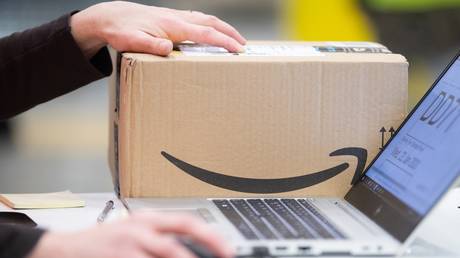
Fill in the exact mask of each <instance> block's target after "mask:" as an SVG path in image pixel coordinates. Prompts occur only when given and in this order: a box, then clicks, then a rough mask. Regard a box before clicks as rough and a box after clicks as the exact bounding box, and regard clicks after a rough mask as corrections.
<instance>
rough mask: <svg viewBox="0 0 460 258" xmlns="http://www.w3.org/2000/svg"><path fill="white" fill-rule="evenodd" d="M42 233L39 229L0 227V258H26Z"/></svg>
mask: <svg viewBox="0 0 460 258" xmlns="http://www.w3.org/2000/svg"><path fill="white" fill-rule="evenodd" d="M43 233H44V231H42V230H39V229H31V228H22V227H12V226H0V258H23V257H26V256H27V255H28V254H29V253H30V252H31V251H32V250H33V249H34V247H35V246H36V244H37V243H38V241H39V240H40V238H41V236H42V234H43Z"/></svg>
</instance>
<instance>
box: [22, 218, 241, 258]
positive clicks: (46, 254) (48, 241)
mask: <svg viewBox="0 0 460 258" xmlns="http://www.w3.org/2000/svg"><path fill="white" fill-rule="evenodd" d="M171 234H175V235H176V236H177V235H181V236H187V237H190V238H191V239H193V240H194V241H196V242H197V243H200V244H203V245H204V246H205V247H207V248H209V250H210V251H211V252H213V253H214V254H216V256H218V257H222V258H230V257H232V256H233V250H232V248H230V247H228V246H227V245H226V244H225V243H226V242H225V241H224V240H223V239H222V237H221V236H219V235H218V234H216V233H215V232H214V231H213V230H212V229H211V228H210V227H209V226H208V225H206V224H205V222H203V221H200V220H199V219H197V218H194V217H191V216H186V215H174V214H169V213H168V214H160V213H139V214H134V215H132V216H130V217H128V218H126V219H124V220H121V221H118V222H113V223H107V224H101V225H98V226H96V227H93V228H91V229H89V230H86V231H82V232H78V233H53V232H48V233H45V235H43V237H42V238H41V239H40V241H39V242H38V245H37V246H36V247H35V248H34V250H32V253H31V254H30V255H29V257H28V258H55V257H56V258H82V257H84V258H149V257H158V258H195V256H194V255H193V254H192V253H191V252H190V251H189V250H187V249H186V248H185V247H184V246H182V245H181V244H180V243H179V242H178V241H177V240H176V238H174V237H173V236H172V235H171Z"/></svg>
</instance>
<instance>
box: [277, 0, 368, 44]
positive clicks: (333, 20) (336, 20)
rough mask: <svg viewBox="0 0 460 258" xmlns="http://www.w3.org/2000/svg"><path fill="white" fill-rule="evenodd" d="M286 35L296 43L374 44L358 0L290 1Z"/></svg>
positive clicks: (285, 14)
mask: <svg viewBox="0 0 460 258" xmlns="http://www.w3.org/2000/svg"><path fill="white" fill-rule="evenodd" d="M282 9H283V28H282V29H283V33H284V35H285V37H287V38H288V39H293V40H309V41H331V40H334V41H374V40H375V35H374V32H373V30H372V26H370V23H369V21H368V19H367V17H366V16H365V14H364V13H363V12H362V11H361V9H360V6H359V1H358V0H333V1H331V0H287V1H283V3H282Z"/></svg>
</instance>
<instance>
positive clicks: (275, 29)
mask: <svg viewBox="0 0 460 258" xmlns="http://www.w3.org/2000/svg"><path fill="white" fill-rule="evenodd" d="M97 2H100V1H94V0H59V1H58V0H40V1H34V0H11V1H10V0H0V37H3V36H7V35H9V34H11V33H13V32H15V31H21V30H24V29H26V28H30V27H34V26H37V25H40V24H42V23H45V22H47V21H50V20H52V19H55V18H57V17H59V16H60V15H62V14H65V13H67V12H70V11H72V10H76V9H80V10H81V9H84V8H85V7H87V6H89V5H92V4H95V3H97ZM135 2H139V3H144V4H150V5H158V6H165V7H171V8H179V9H187V10H200V11H203V12H206V13H209V14H213V15H216V16H219V17H221V18H222V19H224V20H226V21H228V22H229V23H231V24H232V25H234V26H235V27H236V28H237V29H238V30H239V31H240V32H241V33H242V34H243V35H244V36H246V38H248V39H252V40H257V39H260V40H312V41H377V42H381V43H383V44H384V45H386V46H387V47H388V48H389V49H390V50H392V51H393V52H396V53H401V54H403V55H404V56H406V58H407V59H408V61H409V63H410V69H409V78H410V81H409V100H410V101H409V108H412V106H413V105H414V103H416V102H417V100H418V99H419V98H420V97H421V96H422V95H423V93H424V92H425V90H426V89H427V88H428V87H429V86H430V85H431V83H432V82H433V80H434V78H435V77H436V76H437V75H438V73H439V72H440V70H441V69H442V68H443V67H445V66H446V65H447V63H448V62H449V60H450V58H452V56H453V55H454V54H455V52H456V51H457V49H459V46H460V0H417V1H415V0H279V1H276V0H251V1H247V0H220V1H212V0H181V1H180V0H163V1H147V0H144V1H135ZM63 58H65V57H63ZM107 144H108V96H107V80H105V79H104V80H100V81H97V82H95V83H92V84H91V85H88V86H86V87H83V88H81V89H79V90H77V91H75V92H72V93H70V94H67V95H65V96H62V97H60V98H58V99H56V100H54V101H51V102H49V103H46V104H43V105H40V106H38V107H36V108H34V109H32V110H30V111H27V112H25V113H23V114H21V115H19V116H17V117H15V118H14V119H11V120H9V121H6V122H0V192H2V193H16V192H49V191H59V190H66V189H69V190H72V191H74V192H102V191H111V190H112V182H111V177H110V172H109V169H108V165H107Z"/></svg>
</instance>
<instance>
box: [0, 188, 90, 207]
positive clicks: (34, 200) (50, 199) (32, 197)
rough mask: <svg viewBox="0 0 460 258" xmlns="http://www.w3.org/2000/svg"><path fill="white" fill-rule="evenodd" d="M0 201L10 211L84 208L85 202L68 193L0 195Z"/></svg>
mask: <svg viewBox="0 0 460 258" xmlns="http://www.w3.org/2000/svg"><path fill="white" fill-rule="evenodd" d="M0 201H1V202H2V203H4V204H5V205H7V206H8V207H10V208H12V209H53V208H75V207H84V206H85V201H83V200H82V199H80V198H79V197H78V196H77V195H75V194H73V193H72V192H70V191H63V192H55V193H38V194H0Z"/></svg>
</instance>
